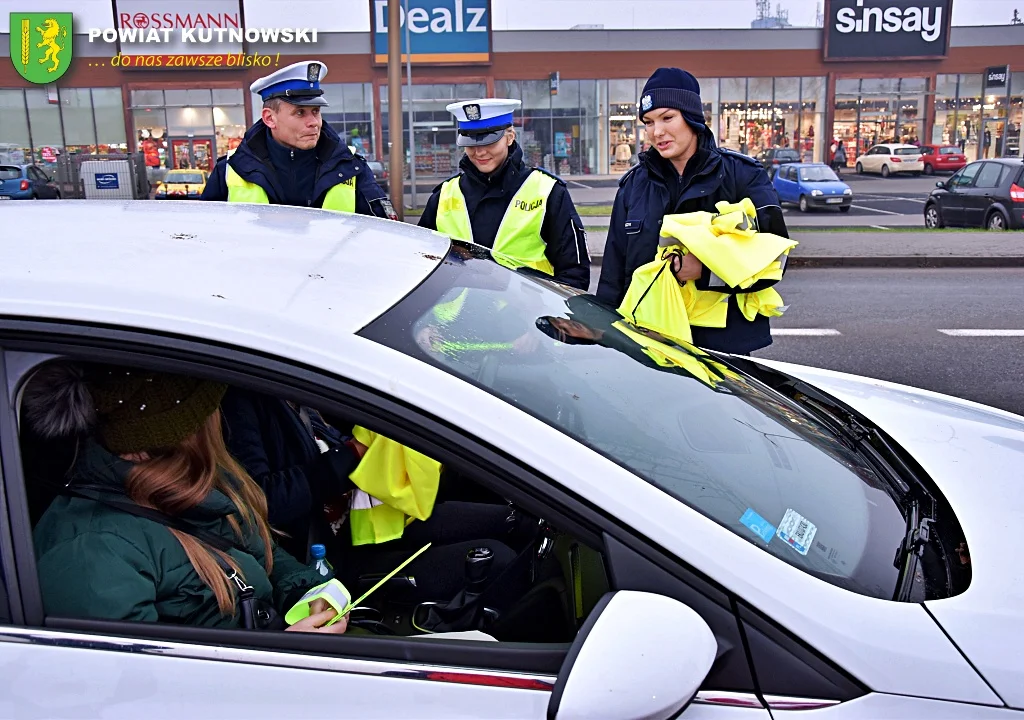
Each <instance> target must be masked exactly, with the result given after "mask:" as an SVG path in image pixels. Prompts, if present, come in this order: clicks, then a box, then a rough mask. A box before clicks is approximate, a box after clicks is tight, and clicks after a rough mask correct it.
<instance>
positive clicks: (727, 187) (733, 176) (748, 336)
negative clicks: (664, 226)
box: [597, 132, 789, 353]
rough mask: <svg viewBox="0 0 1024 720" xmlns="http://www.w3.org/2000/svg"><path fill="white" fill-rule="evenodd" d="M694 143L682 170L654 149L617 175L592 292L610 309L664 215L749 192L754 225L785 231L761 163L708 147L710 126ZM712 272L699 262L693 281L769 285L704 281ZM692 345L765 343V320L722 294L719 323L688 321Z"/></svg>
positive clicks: (649, 253) (649, 250)
mask: <svg viewBox="0 0 1024 720" xmlns="http://www.w3.org/2000/svg"><path fill="white" fill-rule="evenodd" d="M700 143H701V145H700V148H699V149H698V151H697V153H696V154H695V155H694V156H693V158H691V160H690V162H689V163H688V164H687V167H686V171H685V172H684V173H683V175H681V176H680V175H679V174H678V173H676V171H675V168H674V167H673V166H672V164H671V163H670V162H669V161H667V160H665V159H664V158H662V157H661V156H660V155H658V153H657V152H656V151H653V150H651V151H648V152H642V153H640V163H639V164H638V165H636V166H635V167H633V168H632V169H631V170H630V171H629V172H627V173H626V174H625V175H624V176H623V177H622V179H621V180H620V181H619V189H618V192H617V193H616V195H615V205H614V206H613V207H612V216H611V220H610V226H609V228H608V240H607V242H606V244H605V251H604V258H603V260H602V263H601V279H600V282H599V283H598V288H597V298H598V300H600V301H601V302H602V303H603V304H605V305H607V306H609V307H612V308H617V307H618V306H619V304H620V303H621V302H622V298H623V297H625V295H626V290H627V288H628V287H629V282H630V280H631V279H632V277H633V272H634V271H635V270H636V269H637V268H638V267H640V266H641V265H646V264H647V263H649V262H651V261H653V260H654V258H655V256H656V254H657V251H658V236H659V233H660V231H661V221H662V218H663V217H664V216H665V215H672V214H677V213H687V212H696V211H701V210H703V211H707V212H716V209H715V203H716V202H719V201H722V200H726V201H728V202H737V201H739V200H742V199H743V198H750V199H751V201H753V203H754V206H755V207H756V208H757V220H758V229H759V230H760V231H761V232H767V233H774V234H776V235H781V236H782V237H787V238H788V237H789V232H788V231H787V230H786V223H785V221H784V220H783V218H782V208H781V207H780V206H779V198H778V195H777V194H776V192H775V188H774V187H773V186H772V184H771V181H770V180H769V179H768V174H767V173H766V172H765V171H764V168H763V167H761V165H760V164H759V163H758V162H757V161H756V160H754V159H753V158H749V157H747V156H746V155H741V154H739V153H735V152H732V151H731V150H726V149H724V148H718V147H716V146H715V141H714V138H713V137H712V136H711V134H710V132H708V133H705V134H704V135H703V136H702V137H701V139H700ZM710 283H711V272H710V271H709V270H708V269H707V268H704V271H703V273H702V275H701V278H700V279H699V280H698V281H697V287H698V288H699V289H701V290H715V291H718V292H727V293H730V294H732V295H735V294H736V293H739V292H756V291H758V290H762V289H764V288H766V287H769V286H771V285H773V284H774V283H775V281H773V280H763V281H759V282H758V283H756V284H755V285H753V286H752V287H750V288H745V289H742V290H741V289H739V288H730V287H722V286H720V285H716V286H714V287H711V284H710ZM692 331H693V343H694V345H697V346H698V347H703V348H708V349H709V350H721V351H723V352H732V353H749V352H750V351H752V350H757V349H758V348H763V347H767V346H768V345H771V343H772V336H771V329H770V327H769V325H768V318H767V317H765V316H764V315H757V316H756V317H755V318H754V320H753V321H752V322H751V321H749V320H747V319H746V318H745V317H744V316H743V313H742V312H741V311H740V309H739V306H738V305H737V304H736V298H735V297H730V298H729V310H728V314H727V316H726V326H725V327H724V328H706V327H693V328H692Z"/></svg>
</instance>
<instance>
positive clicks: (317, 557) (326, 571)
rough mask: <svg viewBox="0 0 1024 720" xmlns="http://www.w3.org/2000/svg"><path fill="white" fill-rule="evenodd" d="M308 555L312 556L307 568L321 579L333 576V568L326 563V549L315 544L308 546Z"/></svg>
mask: <svg viewBox="0 0 1024 720" xmlns="http://www.w3.org/2000/svg"><path fill="white" fill-rule="evenodd" d="M309 554H310V555H311V556H312V558H313V559H312V560H311V561H310V563H309V566H310V567H311V568H313V570H314V571H316V572H317V573H319V574H320V575H321V576H322V577H329V576H331V575H333V574H334V568H333V567H331V564H330V563H329V562H327V548H325V547H324V546H323V545H320V544H316V545H310V546H309Z"/></svg>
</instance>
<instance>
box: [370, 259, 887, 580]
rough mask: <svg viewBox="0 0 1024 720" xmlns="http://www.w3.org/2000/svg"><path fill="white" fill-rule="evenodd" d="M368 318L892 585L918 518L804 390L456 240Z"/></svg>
mask: <svg viewBox="0 0 1024 720" xmlns="http://www.w3.org/2000/svg"><path fill="white" fill-rule="evenodd" d="M360 334H361V335H363V336H364V337H367V338H369V339H371V340H373V341H376V342H379V343H381V344H383V345H386V346H389V347H391V348H394V349H396V350H398V351H400V352H403V353H405V354H407V355H410V356H412V357H415V358H418V359H420V360H422V361H424V362H426V363H429V364H431V365H433V366H435V367H438V368H441V369H443V370H445V371H447V372H449V373H451V374H453V375H456V376H458V377H460V378H463V379H464V380H466V381H468V382H470V383H472V384H474V385H477V386H479V387H481V388H483V389H484V390H486V391H487V392H490V393H492V394H493V395H496V396H498V397H500V398H502V399H504V400H506V401H507V402H508V403H510V404H512V405H514V406H516V407H518V408H520V409H522V410H524V411H526V412H527V413H530V414H531V415H533V416H535V417H537V418H539V419H540V420H542V421H544V422H546V423H547V424H549V425H550V426H551V427H552V428H555V429H556V430H558V431H560V432H563V433H565V434H567V435H569V436H571V437H573V438H575V439H576V440H578V441H579V442H581V443H583V444H584V445H587V446H589V447H590V448H592V449H594V450H595V451H597V452H599V453H601V454H602V455H604V456H606V457H607V458H609V459H611V460H612V461H614V462H616V463H617V464H619V465H621V466H622V467H624V468H626V469H628V470H630V471H632V472H633V473H635V474H636V475H638V476H639V477H641V478H643V479H644V480H646V481H648V482H650V483H652V484H654V485H656V486H657V487H659V488H661V489H662V490H664V491H665V492H667V493H669V494H670V495H671V496H673V497H675V498H676V499H678V500H679V501H681V502H684V503H686V504H687V505H689V506H690V507H692V508H694V509H695V510H697V511H698V512H700V513H702V514H704V515H705V516H707V517H709V518H711V519H712V520H714V521H716V522H717V523H719V524H721V525H722V526H724V527H726V528H728V529H729V530H731V531H732V532H734V533H736V534H737V535H739V536H740V537H742V538H744V539H746V540H747V541H749V542H751V543H753V544H755V545H757V546H758V547H761V548H762V549H764V550H765V551H766V552H768V553H770V554H772V555H774V556H776V557H777V558H779V559H781V560H783V561H785V562H787V563H789V564H791V565H794V566H797V567H799V568H801V569H803V570H804V571H806V572H808V573H811V574H813V575H815V576H817V577H820V578H822V579H825V580H827V581H828V582H831V583H833V584H835V585H838V586H841V587H844V588H847V589H849V590H852V591H854V592H858V593H862V594H865V595H871V596H874V597H879V598H886V599H891V598H892V597H893V595H894V591H895V589H896V583H897V576H898V571H897V569H896V568H895V567H894V565H893V558H894V557H895V555H896V551H897V549H898V548H899V546H900V544H901V542H902V541H903V538H904V536H905V533H906V522H905V520H904V517H903V514H902V512H901V510H900V508H899V506H897V504H896V503H895V501H894V500H893V499H892V497H891V496H890V495H889V494H888V492H887V490H886V486H885V482H884V480H883V479H882V478H881V477H880V476H878V475H877V474H876V472H875V471H874V470H873V469H872V467H871V466H870V465H869V464H868V463H867V462H866V461H865V460H864V458H863V457H862V456H861V455H860V454H859V453H857V452H855V451H853V450H851V449H849V447H848V446H847V445H845V444H843V443H842V442H840V440H839V439H838V438H837V437H836V436H835V434H834V433H833V432H832V431H831V430H829V428H828V427H827V426H825V425H824V424H822V423H821V422H820V421H818V420H817V419H816V418H815V417H814V416H812V415H810V414H809V413H808V412H807V411H805V410H804V409H803V408H802V407H801V406H799V405H797V404H796V403H795V402H793V401H791V400H789V399H787V398H786V397H784V396H782V395H781V394H778V393H776V392H775V391H773V390H771V389H769V388H768V387H767V386H765V385H762V384H761V383H759V382H758V381H756V380H754V379H753V378H751V377H750V376H747V375H744V374H741V373H740V372H737V371H735V370H733V369H731V368H730V367H727V366H726V365H724V364H723V363H722V362H720V361H719V360H718V359H716V358H715V357H714V356H711V355H708V354H706V353H704V352H702V351H700V350H697V349H695V348H692V347H690V346H685V347H681V346H678V345H675V344H672V343H669V342H668V341H662V339H661V338H660V337H659V336H657V335H654V334H651V333H649V332H645V331H643V330H640V329H639V328H637V327H635V326H632V325H630V324H628V323H626V322H625V321H623V320H622V318H621V317H620V316H619V315H618V314H616V313H614V312H612V311H610V310H608V309H606V308H604V307H602V306H600V305H598V304H597V303H596V301H595V299H594V298H593V296H591V295H583V294H580V293H578V291H574V290H571V289H568V288H564V287H562V286H560V285H556V284H555V283H553V282H550V281H548V280H544V279H540V278H538V277H536V276H535V274H534V271H530V270H520V271H519V272H511V271H509V270H508V269H506V268H504V267H501V266H500V265H499V264H497V263H495V262H493V261H492V260H490V254H489V253H488V252H487V251H486V250H484V249H482V248H479V247H478V246H473V245H466V244H463V243H458V242H456V243H453V245H452V249H451V251H450V253H449V254H448V256H447V257H446V258H445V260H444V261H443V262H442V263H441V264H440V265H439V266H438V268H437V270H436V271H435V272H434V273H433V274H432V275H431V276H430V277H429V278H427V279H426V280H425V281H424V282H423V283H422V284H421V285H420V286H419V287H417V288H416V289H415V290H414V291H413V292H412V293H410V294H409V295H408V296H406V297H405V298H404V299H403V300H402V301H401V302H399V303H398V305H396V306H395V307H393V308H392V309H391V310H389V311H388V312H386V313H385V314H384V315H382V316H381V317H380V318H378V319H377V320H375V321H374V322H373V323H371V324H370V325H368V326H367V327H366V328H364V329H363V330H362V331H361V332H360ZM538 442H541V440H540V438H538ZM780 533H781V534H780ZM783 535H785V538H784V537H783Z"/></svg>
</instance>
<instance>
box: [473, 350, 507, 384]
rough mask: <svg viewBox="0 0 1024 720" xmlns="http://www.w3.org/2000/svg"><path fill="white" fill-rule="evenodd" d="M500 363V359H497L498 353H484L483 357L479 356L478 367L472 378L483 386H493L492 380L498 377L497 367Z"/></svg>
mask: <svg viewBox="0 0 1024 720" xmlns="http://www.w3.org/2000/svg"><path fill="white" fill-rule="evenodd" d="M500 365H501V361H500V360H499V359H498V353H495V352H488V353H484V354H483V357H481V358H480V367H479V368H478V369H477V371H476V376H475V378H474V379H475V380H476V381H477V382H478V383H480V384H481V385H483V386H484V387H488V388H489V387H493V386H494V381H495V380H496V379H497V377H498V367H499V366H500Z"/></svg>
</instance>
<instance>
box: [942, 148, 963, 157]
mask: <svg viewBox="0 0 1024 720" xmlns="http://www.w3.org/2000/svg"><path fill="white" fill-rule="evenodd" d="M959 154H960V148H955V147H948V148H939V155H959Z"/></svg>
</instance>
